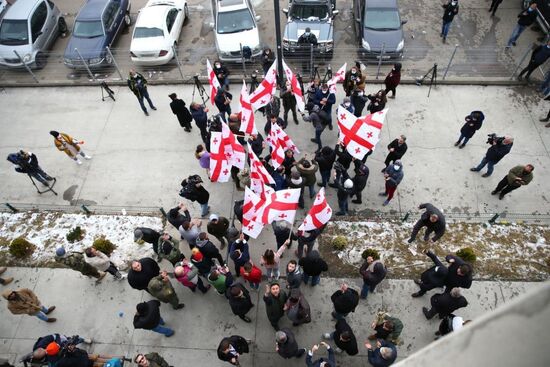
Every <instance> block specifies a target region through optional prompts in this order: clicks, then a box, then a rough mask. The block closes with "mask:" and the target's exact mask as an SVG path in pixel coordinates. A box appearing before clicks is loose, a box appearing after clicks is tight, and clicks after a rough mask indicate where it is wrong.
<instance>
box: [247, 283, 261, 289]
mask: <svg viewBox="0 0 550 367" xmlns="http://www.w3.org/2000/svg"><path fill="white" fill-rule="evenodd" d="M248 284H250V288H252V289H255V290H258V289H260V283H252V282H250V281H249V282H248Z"/></svg>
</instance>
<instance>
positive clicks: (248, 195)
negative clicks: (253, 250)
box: [242, 186, 264, 238]
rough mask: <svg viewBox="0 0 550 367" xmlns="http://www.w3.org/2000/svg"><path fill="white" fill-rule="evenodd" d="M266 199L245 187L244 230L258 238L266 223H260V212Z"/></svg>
mask: <svg viewBox="0 0 550 367" xmlns="http://www.w3.org/2000/svg"><path fill="white" fill-rule="evenodd" d="M263 204H264V201H263V200H261V199H260V197H259V196H258V195H256V194H255V193H254V192H252V190H250V189H249V188H248V186H247V187H245V191H244V203H243V223H242V224H243V225H242V231H243V233H246V234H247V235H249V236H250V237H252V238H258V236H259V235H260V233H261V232H262V229H263V228H264V225H263V224H262V223H259V222H258V221H257V220H258V214H260V215H261V213H258V211H259V210H261V208H262V205H263Z"/></svg>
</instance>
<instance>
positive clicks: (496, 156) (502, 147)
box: [470, 134, 514, 177]
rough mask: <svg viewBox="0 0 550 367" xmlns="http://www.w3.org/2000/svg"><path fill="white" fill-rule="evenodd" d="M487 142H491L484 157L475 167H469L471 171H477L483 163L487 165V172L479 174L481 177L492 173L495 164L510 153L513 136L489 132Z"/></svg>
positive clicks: (483, 165)
mask: <svg viewBox="0 0 550 367" xmlns="http://www.w3.org/2000/svg"><path fill="white" fill-rule="evenodd" d="M487 144H491V146H490V147H489V149H487V153H486V154H485V157H483V159H482V160H481V162H480V163H479V165H478V166H477V167H473V168H470V171H472V172H479V171H481V169H482V168H483V167H485V165H487V173H484V174H483V175H481V177H489V176H491V174H492V173H493V169H494V166H495V164H497V163H498V162H499V161H500V160H501V159H502V158H504V156H505V155H506V154H508V153H510V150H512V145H514V138H512V137H510V136H506V137H497V136H496V134H490V135H489V138H488V139H487Z"/></svg>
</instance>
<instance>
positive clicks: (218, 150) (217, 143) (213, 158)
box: [210, 132, 231, 182]
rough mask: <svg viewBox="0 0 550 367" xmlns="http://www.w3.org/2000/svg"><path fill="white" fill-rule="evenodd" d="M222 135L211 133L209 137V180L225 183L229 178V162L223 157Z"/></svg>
mask: <svg viewBox="0 0 550 367" xmlns="http://www.w3.org/2000/svg"><path fill="white" fill-rule="evenodd" d="M224 147H225V146H224V145H223V143H222V133H220V132H213V133H212V135H211V137H210V180H211V181H212V182H227V181H229V177H230V176H231V170H230V168H231V167H230V165H229V162H228V161H227V158H226V156H225V150H224Z"/></svg>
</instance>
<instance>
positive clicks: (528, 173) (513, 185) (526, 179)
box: [491, 164, 535, 200]
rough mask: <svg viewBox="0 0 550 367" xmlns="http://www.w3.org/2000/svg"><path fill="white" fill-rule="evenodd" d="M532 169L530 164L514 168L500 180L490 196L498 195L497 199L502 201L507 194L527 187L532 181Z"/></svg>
mask: <svg viewBox="0 0 550 367" xmlns="http://www.w3.org/2000/svg"><path fill="white" fill-rule="evenodd" d="M534 169H535V167H534V166H533V165H532V164H527V165H525V166H522V165H519V166H515V167H514V168H512V169H511V170H510V171H509V172H508V174H507V175H506V176H504V178H503V179H502V180H500V182H499V183H498V185H497V187H496V188H495V189H494V190H493V191H491V195H496V194H499V193H500V194H499V195H498V198H499V199H500V200H502V198H504V195H506V194H507V193H509V192H511V191H513V190H515V189H519V188H520V187H521V186H527V185H529V183H530V182H531V181H532V180H533V170H534Z"/></svg>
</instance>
